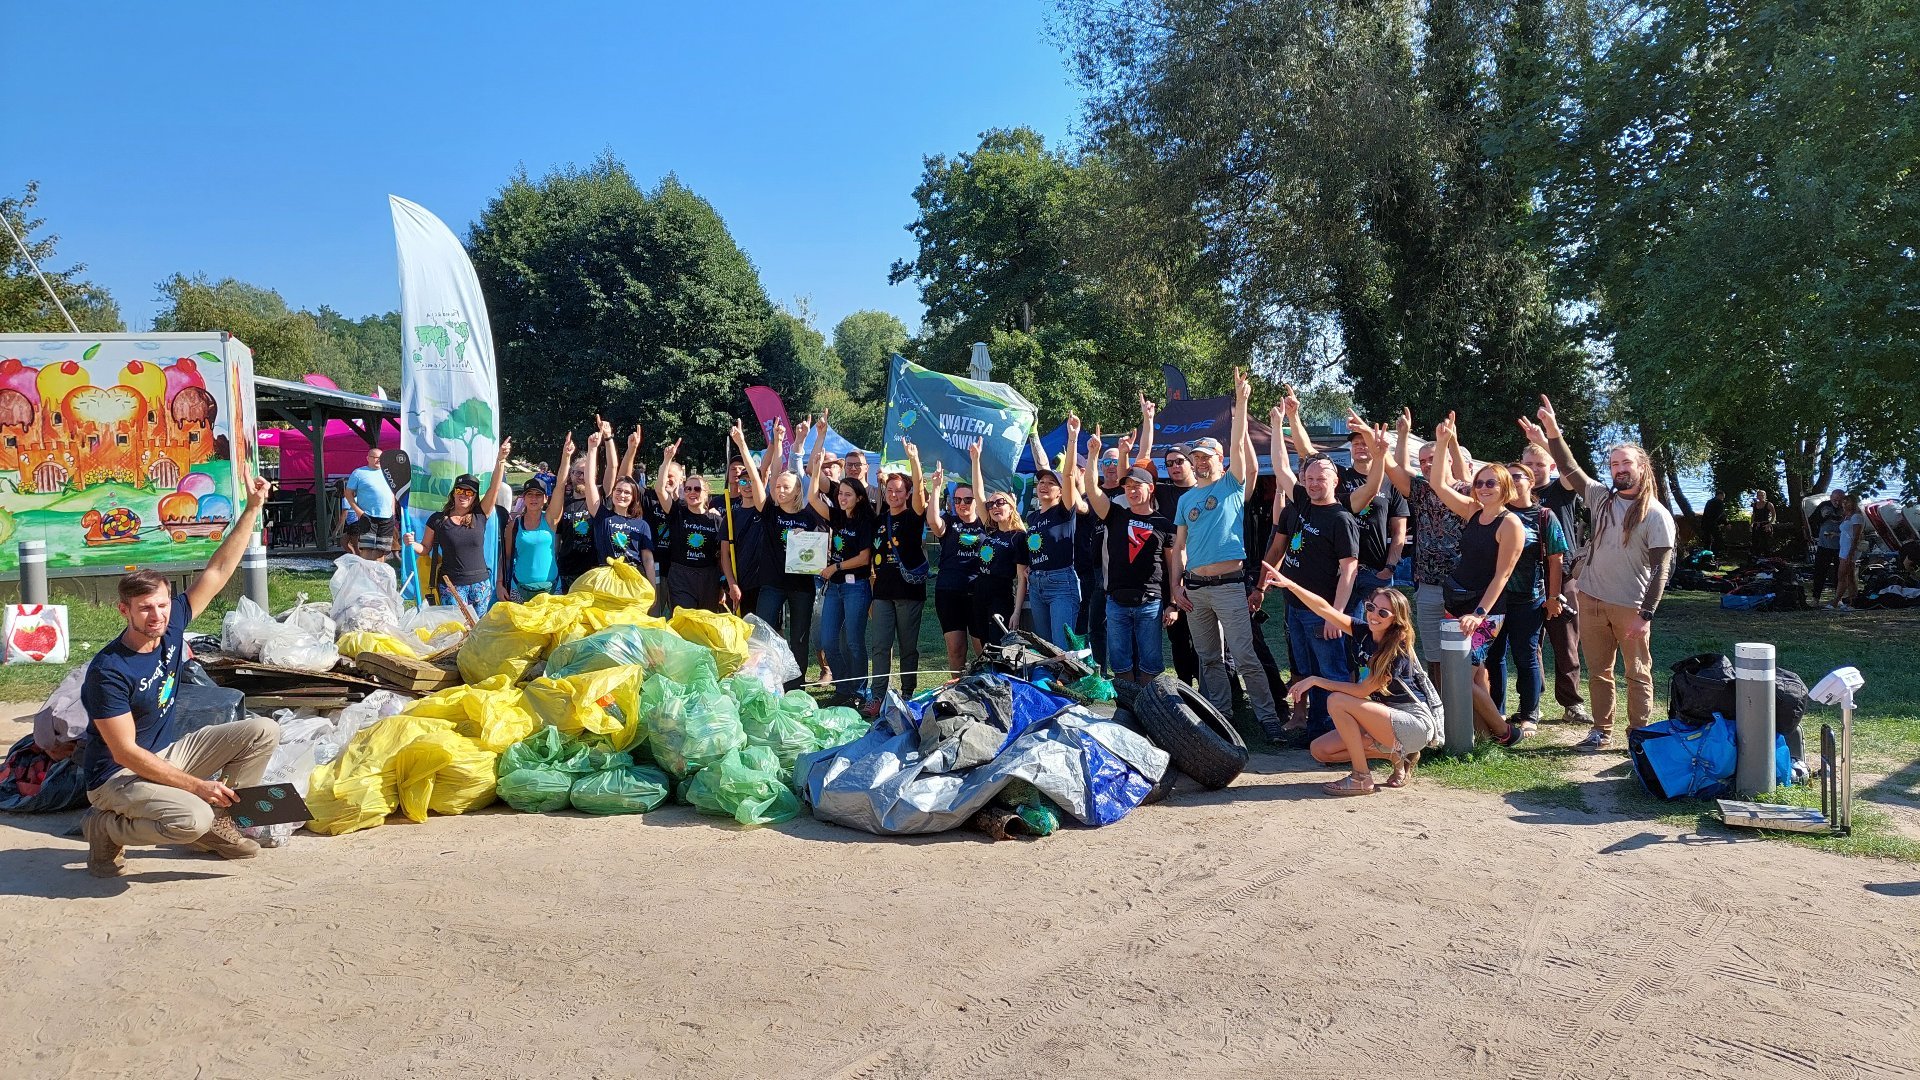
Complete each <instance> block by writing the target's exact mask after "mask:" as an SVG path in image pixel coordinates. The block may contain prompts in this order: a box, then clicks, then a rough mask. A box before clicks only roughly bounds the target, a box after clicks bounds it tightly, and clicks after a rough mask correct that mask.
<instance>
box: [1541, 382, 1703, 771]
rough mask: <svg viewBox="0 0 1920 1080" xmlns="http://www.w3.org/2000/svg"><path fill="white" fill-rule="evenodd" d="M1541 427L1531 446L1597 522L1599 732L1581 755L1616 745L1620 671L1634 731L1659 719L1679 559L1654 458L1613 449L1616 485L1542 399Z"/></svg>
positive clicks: (1592, 673)
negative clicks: (1593, 466) (1592, 466)
mask: <svg viewBox="0 0 1920 1080" xmlns="http://www.w3.org/2000/svg"><path fill="white" fill-rule="evenodd" d="M1535 415H1536V416H1537V417H1538V418H1539V423H1537V424H1536V423H1533V422H1532V421H1529V420H1527V419H1526V418H1525V417H1521V418H1520V421H1519V423H1520V430H1521V431H1523V432H1524V433H1525V434H1526V436H1527V439H1528V441H1530V442H1540V443H1543V444H1544V445H1545V446H1546V448H1547V449H1548V450H1549V451H1551V452H1552V454H1553V460H1554V462H1555V464H1557V465H1559V466H1560V482H1561V483H1562V484H1564V485H1566V487H1567V489H1568V490H1569V491H1573V492H1576V493H1577V494H1579V495H1580V498H1581V501H1582V502H1584V503H1585V504H1586V506H1587V511H1588V513H1589V514H1590V515H1591V517H1592V519H1593V537H1592V539H1590V540H1589V541H1588V542H1587V557H1586V559H1585V561H1584V564H1583V565H1582V566H1581V568H1580V587H1579V591H1580V651H1581V652H1582V653H1584V654H1585V655H1586V660H1587V698H1588V700H1589V701H1590V702H1591V703H1592V706H1593V730H1591V731H1589V732H1587V737H1586V738H1585V739H1584V740H1582V741H1581V742H1580V749H1582V750H1588V751H1597V750H1602V749H1605V748H1606V747H1607V746H1608V745H1609V744H1611V742H1612V741H1613V706H1614V686H1613V667H1614V661H1615V660H1616V659H1619V660H1622V661H1623V666H1624V667H1625V668H1626V676H1627V725H1628V726H1629V727H1635V728H1637V727H1644V726H1645V725H1646V723H1647V721H1648V720H1649V719H1650V718H1651V717H1652V715H1653V642H1652V633H1653V629H1652V628H1653V618H1654V614H1655V613H1656V612H1657V611H1658V610H1659V608H1660V598H1661V596H1662V595H1663V594H1664V593H1665V591H1666V585H1667V572H1668V569H1669V560H1670V558H1671V556H1672V555H1673V543H1674V528H1673V514H1672V513H1671V512H1670V511H1668V510H1667V508H1666V506H1665V505H1664V504H1663V503H1661V501H1660V499H1659V498H1658V497H1657V496H1656V494H1655V493H1654V490H1653V467H1652V464H1651V463H1650V462H1649V461H1648V460H1647V452H1646V451H1645V450H1642V449H1641V448H1640V447H1638V446H1636V445H1634V444H1632V443H1622V444H1620V445H1618V446H1615V447H1613V448H1611V449H1609V450H1608V451H1607V472H1608V474H1609V477H1608V478H1609V479H1610V480H1611V483H1607V484H1603V483H1601V482H1599V481H1598V480H1596V479H1594V478H1593V477H1592V476H1590V475H1588V474H1587V471H1586V470H1585V469H1583V468H1581V467H1580V462H1579V460H1578V459H1577V458H1575V457H1574V456H1573V450H1572V448H1571V447H1569V446H1568V445H1567V440H1566V439H1565V438H1564V437H1562V435H1561V432H1560V419H1559V417H1558V416H1557V415H1556V414H1555V413H1554V411H1553V402H1551V401H1549V400H1547V396H1546V395H1545V394H1542V395H1540V410H1539V412H1538V413H1536V414H1535Z"/></svg>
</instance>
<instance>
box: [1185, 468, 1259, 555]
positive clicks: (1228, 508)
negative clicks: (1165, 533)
mask: <svg viewBox="0 0 1920 1080" xmlns="http://www.w3.org/2000/svg"><path fill="white" fill-rule="evenodd" d="M1246 506H1247V493H1246V487H1245V486H1244V485H1242V484H1241V483H1240V480H1239V478H1238V477H1236V476H1234V475H1233V474H1232V473H1231V472H1229V473H1227V474H1226V475H1225V476H1222V477H1221V478H1220V479H1218V480H1215V481H1214V482H1213V483H1211V484H1208V485H1207V486H1206V487H1193V488H1188V489H1187V490H1186V491H1184V492H1182V493H1181V495H1180V507H1179V509H1178V510H1177V511H1176V512H1175V516H1174V524H1176V525H1185V526H1186V527H1187V555H1186V563H1185V564H1186V566H1188V567H1189V568H1191V567H1195V566H1206V565H1208V564H1210V563H1217V562H1226V561H1228V560H1229V559H1231V560H1232V561H1234V562H1236V563H1240V562H1245V561H1246V558H1247V540H1246V516H1247V515H1246Z"/></svg>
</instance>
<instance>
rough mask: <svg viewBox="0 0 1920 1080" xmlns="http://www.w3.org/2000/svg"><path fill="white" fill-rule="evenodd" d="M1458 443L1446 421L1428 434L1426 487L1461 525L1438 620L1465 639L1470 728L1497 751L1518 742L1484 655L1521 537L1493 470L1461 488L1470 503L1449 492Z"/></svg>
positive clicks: (1507, 487)
mask: <svg viewBox="0 0 1920 1080" xmlns="http://www.w3.org/2000/svg"><path fill="white" fill-rule="evenodd" d="M1458 441H1459V436H1458V434H1457V433H1456V430H1455V428H1454V421H1453V417H1452V415H1451V414H1449V415H1448V417H1447V419H1446V420H1444V421H1442V422H1441V423H1440V426H1439V428H1438V429H1437V430H1436V431H1435V433H1434V442H1435V443H1437V444H1438V447H1437V449H1436V452H1435V454H1434V457H1433V459H1432V461H1433V464H1434V468H1435V473H1436V474H1435V475H1430V476H1428V477H1427V484H1428V486H1429V487H1431V488H1432V489H1433V492H1434V494H1436V495H1438V496H1439V497H1440V501H1441V502H1443V503H1445V504H1446V506H1447V509H1448V510H1451V511H1452V512H1453V513H1455V514H1457V515H1459V516H1460V517H1461V518H1463V519H1464V524H1462V525H1461V527H1460V558H1459V561H1457V562H1455V563H1454V566H1453V573H1452V575H1451V576H1449V577H1448V578H1447V584H1446V615H1447V618H1449V619H1455V620H1458V621H1459V623H1460V632H1461V633H1462V634H1465V635H1466V636H1467V640H1468V646H1467V656H1468V659H1469V660H1470V661H1471V662H1472V664H1473V716H1474V725H1475V727H1476V728H1478V729H1479V730H1481V731H1484V732H1486V733H1487V735H1488V736H1489V737H1491V738H1492V739H1493V741H1495V742H1497V743H1499V744H1500V745H1502V746H1512V745H1513V744H1515V743H1517V742H1519V741H1520V739H1521V738H1522V735H1523V731H1522V729H1521V727H1520V725H1519V724H1509V723H1508V722H1507V719H1506V717H1504V716H1502V715H1501V713H1500V707H1499V706H1498V705H1496V704H1495V703H1494V700H1493V693H1492V688H1491V683H1490V681H1489V677H1488V676H1489V673H1488V671H1487V654H1488V653H1489V652H1490V651H1491V650H1492V647H1493V639H1494V638H1495V637H1496V636H1497V635H1498V634H1499V633H1500V627H1501V626H1502V625H1504V624H1505V622H1506V618H1507V581H1508V579H1510V578H1511V577H1512V576H1513V568H1514V567H1515V566H1516V565H1518V563H1519V561H1520V549H1521V548H1522V547H1523V546H1524V545H1525V543H1526V531H1525V529H1523V528H1522V527H1521V525H1520V519H1519V518H1518V517H1516V516H1515V515H1514V513H1513V511H1511V510H1508V509H1507V505H1508V504H1509V503H1511V502H1513V499H1514V494H1513V476H1512V474H1510V473H1509V472H1507V467H1506V466H1505V465H1500V464H1487V465H1482V466H1480V468H1479V471H1477V472H1475V473H1474V474H1473V481H1472V483H1471V484H1470V485H1468V490H1470V491H1471V492H1472V493H1473V494H1472V495H1471V496H1467V495H1462V494H1460V493H1459V492H1458V491H1456V490H1454V486H1453V475H1452V468H1453V465H1454V463H1455V457H1454V454H1453V449H1454V447H1455V445H1456V444H1457V443H1458Z"/></svg>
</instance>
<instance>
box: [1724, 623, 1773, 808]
mask: <svg viewBox="0 0 1920 1080" xmlns="http://www.w3.org/2000/svg"><path fill="white" fill-rule="evenodd" d="M1733 677H1734V697H1733V727H1734V733H1735V735H1736V736H1737V738H1738V739H1739V747H1740V750H1739V757H1738V758H1737V759H1736V761H1735V764H1734V770H1733V786H1734V790H1735V792H1736V793H1738V794H1739V796H1740V797H1741V798H1743V799H1751V798H1753V797H1754V796H1756V795H1765V794H1766V793H1767V792H1769V791H1772V790H1773V732H1774V715H1773V703H1774V697H1773V691H1774V659H1773V646H1772V645H1769V644H1767V643H1765V642H1757V641H1750V642H1743V643H1741V644H1738V645H1735V646H1734V647H1733Z"/></svg>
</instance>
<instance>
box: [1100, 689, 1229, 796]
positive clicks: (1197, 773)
mask: <svg viewBox="0 0 1920 1080" xmlns="http://www.w3.org/2000/svg"><path fill="white" fill-rule="evenodd" d="M1114 690H1115V691H1116V694H1117V696H1118V698H1119V703H1118V704H1117V706H1116V707H1115V709H1114V719H1115V720H1116V721H1118V722H1120V723H1123V724H1127V725H1129V726H1131V727H1133V728H1135V729H1136V730H1138V731H1139V732H1140V733H1141V734H1143V735H1145V736H1146V737H1147V738H1149V739H1151V740H1153V743H1154V745H1155V746H1158V747H1159V748H1160V749H1162V750H1165V751H1166V752H1167V756H1168V757H1170V758H1172V759H1173V766H1172V768H1169V769H1168V770H1167V772H1166V775H1165V776H1162V777H1161V778H1160V782H1159V783H1158V784H1156V785H1154V789H1153V791H1152V792H1151V793H1149V794H1148V795H1147V798H1146V801H1147V802H1158V801H1160V800H1161V799H1164V798H1166V797H1167V794H1168V793H1169V792H1171V791H1172V790H1173V782H1174V776H1175V772H1176V771H1178V772H1183V773H1186V774H1187V775H1188V776H1191V777H1192V778H1193V779H1194V782H1195V783H1197V784H1199V785H1200V786H1201V787H1204V788H1207V789H1208V790H1214V789H1218V788H1223V787H1226V786H1227V785H1228V784H1231V783H1233V779H1234V777H1236V776H1239V775H1240V773H1241V771H1242V770H1244V769H1245V768H1246V767H1247V744H1246V742H1245V741H1243V740H1242V739H1241V738H1240V733H1239V732H1238V731H1236V730H1234V726H1233V722H1232V721H1230V720H1229V719H1227V718H1226V717H1224V716H1222V715H1220V711H1219V710H1218V709H1215V708H1214V707H1213V704H1212V703H1211V702H1209V701H1208V700H1207V699H1206V698H1205V697H1204V696H1203V695H1202V694H1201V693H1200V692H1199V691H1198V690H1195V689H1194V688H1193V687H1191V686H1188V685H1187V684H1186V683H1183V682H1181V681H1180V680H1178V679H1176V678H1174V677H1173V676H1171V675H1164V674H1163V675H1161V676H1159V677H1158V678H1156V679H1154V680H1153V681H1152V682H1150V683H1148V684H1146V685H1145V686H1121V685H1118V684H1116V685H1115V687H1114Z"/></svg>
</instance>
